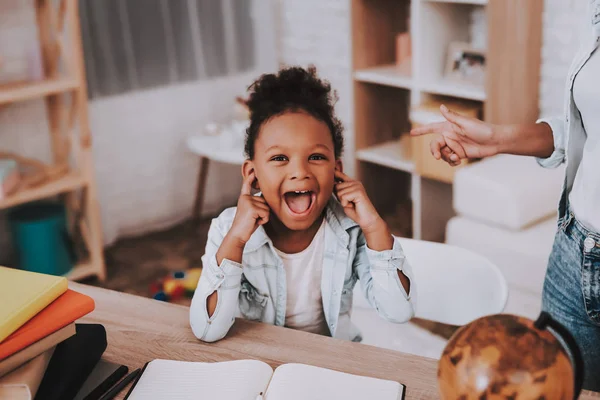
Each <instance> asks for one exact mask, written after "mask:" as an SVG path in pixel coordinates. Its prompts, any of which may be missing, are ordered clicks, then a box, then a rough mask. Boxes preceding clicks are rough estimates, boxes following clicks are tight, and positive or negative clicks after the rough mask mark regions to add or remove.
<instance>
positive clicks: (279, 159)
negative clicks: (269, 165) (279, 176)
mask: <svg viewBox="0 0 600 400" xmlns="http://www.w3.org/2000/svg"><path fill="white" fill-rule="evenodd" d="M286 160H287V157H286V156H275V157H272V158H271V161H286Z"/></svg>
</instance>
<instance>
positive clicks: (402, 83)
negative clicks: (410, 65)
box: [354, 65, 413, 89]
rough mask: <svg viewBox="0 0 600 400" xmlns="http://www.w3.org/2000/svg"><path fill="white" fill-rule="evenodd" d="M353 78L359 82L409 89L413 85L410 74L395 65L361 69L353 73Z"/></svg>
mask: <svg viewBox="0 0 600 400" xmlns="http://www.w3.org/2000/svg"><path fill="white" fill-rule="evenodd" d="M354 79H355V80H356V81H359V82H365V83H374V84H377V85H384V86H391V87H396V88H402V89H411V88H412V87H413V81H412V77H411V75H410V74H408V73H406V72H404V71H402V70H400V68H399V67H397V66H396V65H384V66H381V67H374V68H366V69H361V70H359V71H356V72H355V73H354Z"/></svg>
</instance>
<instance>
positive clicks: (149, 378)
mask: <svg viewBox="0 0 600 400" xmlns="http://www.w3.org/2000/svg"><path fill="white" fill-rule="evenodd" d="M272 374H273V370H272V369H271V367H270V366H269V365H267V364H265V363H263V362H260V361H255V360H241V361H228V362H221V363H200V362H186V361H170V360H154V361H151V362H150V363H148V366H147V367H146V370H145V371H144V373H143V375H142V377H141V378H140V380H139V381H138V383H137V385H136V386H135V389H134V390H133V392H132V393H131V395H130V396H129V397H128V400H164V399H170V400H188V399H189V400H197V399H220V400H255V399H256V396H257V395H258V394H259V393H260V392H264V391H265V389H266V387H267V384H268V383H269V379H270V378H271V375H272Z"/></svg>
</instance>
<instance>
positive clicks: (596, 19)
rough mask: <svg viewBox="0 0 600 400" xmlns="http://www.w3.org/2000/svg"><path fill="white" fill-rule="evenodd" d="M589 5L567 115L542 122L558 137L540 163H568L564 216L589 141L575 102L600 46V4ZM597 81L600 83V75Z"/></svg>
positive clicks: (568, 94)
mask: <svg viewBox="0 0 600 400" xmlns="http://www.w3.org/2000/svg"><path fill="white" fill-rule="evenodd" d="M589 1H590V4H589V10H588V19H587V21H586V23H585V24H584V26H583V36H582V42H581V46H580V49H579V52H578V53H577V55H576V56H575V59H574V60H573V63H572V64H571V68H570V70H569V76H568V79H567V83H566V88H565V107H564V113H563V115H561V116H556V117H551V118H542V119H540V120H539V121H538V122H546V123H547V124H548V125H550V127H551V128H552V134H553V135H554V152H553V153H552V155H551V156H550V157H548V158H544V159H538V163H539V164H540V165H541V166H543V167H546V168H556V167H558V166H559V165H561V164H562V163H564V162H566V163H567V171H566V177H565V185H564V188H563V189H564V190H563V194H564V196H563V198H562V199H561V204H560V209H559V212H561V214H562V212H564V202H565V196H566V195H567V194H568V193H569V192H570V191H571V189H572V187H573V183H574V182H575V175H576V174H577V169H578V168H579V165H580V164H581V159H582V157H583V147H584V145H585V141H586V137H587V135H586V132H585V129H584V126H583V123H582V121H581V115H580V114H579V110H578V109H577V105H576V104H575V100H574V99H573V83H574V82H575V78H576V77H577V74H578V73H579V71H581V69H582V68H583V66H584V65H585V63H586V62H587V61H588V60H589V59H590V57H591V55H592V53H593V52H594V51H595V50H596V49H597V48H598V47H599V46H600V0H589ZM597 77H598V79H600V72H599V73H598V75H597ZM599 101H600V97H599Z"/></svg>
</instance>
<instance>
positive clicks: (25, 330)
mask: <svg viewBox="0 0 600 400" xmlns="http://www.w3.org/2000/svg"><path fill="white" fill-rule="evenodd" d="M94 307H95V304H94V300H93V299H92V298H91V297H89V296H86V295H84V294H81V293H78V292H75V291H73V290H67V291H66V292H65V293H64V294H62V295H61V296H60V297H59V298H57V299H56V300H54V301H53V302H52V303H50V305H49V306H47V307H46V308H44V309H43V310H42V311H40V312H39V313H38V314H37V315H36V316H35V317H33V318H31V319H30V320H29V321H28V322H27V323H25V324H24V325H23V326H21V327H20V328H19V329H18V330H16V331H15V332H14V333H13V334H12V335H10V336H9V337H7V338H6V339H5V340H4V341H3V342H2V343H0V360H2V359H4V358H6V357H8V356H10V355H12V354H14V353H16V352H17V351H19V350H21V349H24V348H25V347H27V346H29V345H30V344H32V343H35V342H37V341H38V340H40V339H42V338H44V337H46V336H48V335H50V334H51V333H53V332H56V331H57V330H59V329H61V328H63V327H65V326H67V325H69V324H70V323H72V322H74V321H75V320H77V319H79V318H81V317H83V316H84V315H86V314H88V313H90V312H92V311H93V310H94Z"/></svg>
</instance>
